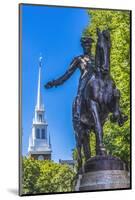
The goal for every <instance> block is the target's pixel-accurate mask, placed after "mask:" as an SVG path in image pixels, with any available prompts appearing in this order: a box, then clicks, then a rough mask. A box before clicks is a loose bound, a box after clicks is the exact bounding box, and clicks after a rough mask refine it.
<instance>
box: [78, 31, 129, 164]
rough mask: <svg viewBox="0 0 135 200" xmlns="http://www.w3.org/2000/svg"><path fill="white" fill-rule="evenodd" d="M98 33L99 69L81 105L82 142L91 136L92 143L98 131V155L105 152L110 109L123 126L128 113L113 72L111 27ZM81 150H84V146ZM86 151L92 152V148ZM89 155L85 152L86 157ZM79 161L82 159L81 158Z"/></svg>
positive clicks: (84, 94)
mask: <svg viewBox="0 0 135 200" xmlns="http://www.w3.org/2000/svg"><path fill="white" fill-rule="evenodd" d="M97 36H98V39H97V44H96V55H95V71H94V72H93V74H92V76H91V77H90V79H89V80H88V82H87V84H86V87H85V89H84V93H83V99H84V104H83V105H82V108H81V109H82V118H81V124H82V126H83V128H82V129H83V133H82V135H83V134H84V132H85V134H84V135H83V136H82V138H81V139H82V141H80V143H81V144H82V145H83V143H84V144H85V140H86V138H87V141H88V144H87V145H88V146H89V134H90V132H91V131H94V133H95V135H96V155H105V154H106V150H105V147H104V145H103V126H104V123H105V121H106V119H107V118H108V115H109V113H112V115H111V117H110V120H111V121H112V122H117V123H118V125H119V126H123V124H124V122H125V121H127V119H128V117H127V116H125V115H123V113H122V112H121V109H120V106H119V100H120V91H119V90H118V89H117V87H116V85H115V82H114V80H113V79H112V77H111V75H110V48H111V42H110V33H109V31H108V30H103V31H102V32H101V31H100V30H99V29H97ZM84 130H85V131H84ZM88 130H89V131H88ZM87 145H86V146H87ZM80 148H81V147H80ZM87 148H88V147H87ZM79 153H80V154H81V152H80V149H79ZM86 154H89V149H88V151H87V152H86ZM87 157H88V155H85V158H87ZM79 162H80V163H81V161H79ZM80 166H81V165H80Z"/></svg>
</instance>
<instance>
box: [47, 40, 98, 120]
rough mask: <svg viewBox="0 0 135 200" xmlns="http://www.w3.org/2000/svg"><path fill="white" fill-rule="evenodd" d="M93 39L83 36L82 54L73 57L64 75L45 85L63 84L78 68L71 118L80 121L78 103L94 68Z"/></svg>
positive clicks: (81, 99) (79, 103)
mask: <svg viewBox="0 0 135 200" xmlns="http://www.w3.org/2000/svg"><path fill="white" fill-rule="evenodd" d="M92 42H93V40H92V39H91V37H88V36H84V37H82V38H81V45H82V48H83V51H84V54H83V55H80V56H77V57H75V58H74V59H73V61H72V62H71V64H70V67H69V69H68V70H67V71H66V72H65V73H64V75H62V76H60V78H58V79H56V80H53V81H49V82H48V83H47V84H46V85H45V87H46V88H51V87H53V86H55V87H57V86H58V85H61V84H63V83H64V82H65V81H66V80H67V79H69V78H70V76H71V75H72V74H73V73H74V72H75V70H76V69H78V68H79V69H80V72H81V76H80V80H79V86H78V92H77V96H76V98H75V101H74V105H73V108H74V112H73V113H74V116H73V120H75V121H78V122H80V117H81V116H80V114H81V113H80V112H81V110H80V107H81V106H80V105H81V103H82V101H83V95H82V94H83V90H84V88H85V85H86V83H87V81H88V79H89V77H90V75H91V74H92V72H93V69H94V57H93V56H92V55H91V47H92Z"/></svg>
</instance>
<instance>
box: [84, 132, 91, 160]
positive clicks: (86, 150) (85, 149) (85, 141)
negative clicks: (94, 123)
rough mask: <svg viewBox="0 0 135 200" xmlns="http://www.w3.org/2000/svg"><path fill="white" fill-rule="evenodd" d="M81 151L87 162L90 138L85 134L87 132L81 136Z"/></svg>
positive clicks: (89, 152) (89, 153)
mask: <svg viewBox="0 0 135 200" xmlns="http://www.w3.org/2000/svg"><path fill="white" fill-rule="evenodd" d="M83 151H84V156H85V160H86V161H87V160H88V159H89V158H90V157H91V151H90V137H89V133H87V130H86V132H85V133H84V136H83Z"/></svg>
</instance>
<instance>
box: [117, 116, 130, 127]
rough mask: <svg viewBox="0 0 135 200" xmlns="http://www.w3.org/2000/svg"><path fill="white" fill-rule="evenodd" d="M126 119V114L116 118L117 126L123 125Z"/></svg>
mask: <svg viewBox="0 0 135 200" xmlns="http://www.w3.org/2000/svg"><path fill="white" fill-rule="evenodd" d="M127 120H128V116H126V115H125V116H123V117H122V118H121V119H119V120H118V124H119V126H120V127H121V126H123V125H124V123H125V122H126V121H127Z"/></svg>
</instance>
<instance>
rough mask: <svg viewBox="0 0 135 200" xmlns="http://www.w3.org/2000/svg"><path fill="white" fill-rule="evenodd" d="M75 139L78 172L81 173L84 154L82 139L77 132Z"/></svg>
mask: <svg viewBox="0 0 135 200" xmlns="http://www.w3.org/2000/svg"><path fill="white" fill-rule="evenodd" d="M75 139H76V148H77V164H78V167H77V168H78V170H77V171H78V173H79V174H81V173H82V154H81V149H82V148H81V147H82V145H81V141H80V138H79V137H78V135H77V134H75Z"/></svg>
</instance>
